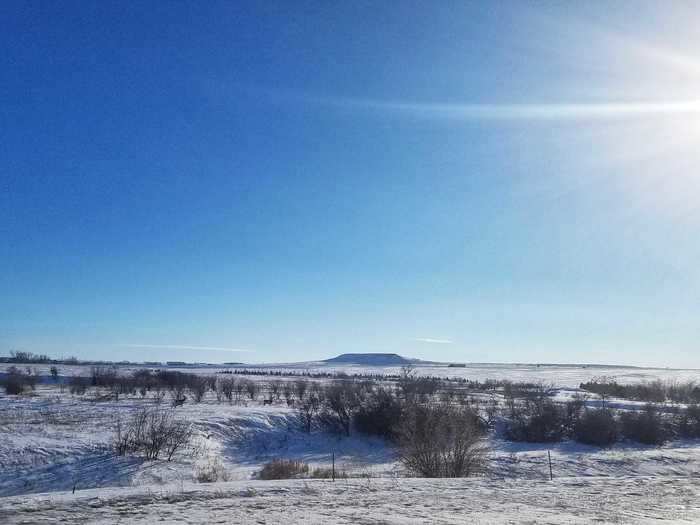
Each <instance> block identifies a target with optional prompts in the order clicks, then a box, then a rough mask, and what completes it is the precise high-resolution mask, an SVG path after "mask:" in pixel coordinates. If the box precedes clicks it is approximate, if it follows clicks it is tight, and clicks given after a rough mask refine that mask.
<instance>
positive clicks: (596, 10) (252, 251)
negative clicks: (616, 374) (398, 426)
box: [0, 2, 700, 367]
mask: <svg viewBox="0 0 700 525" xmlns="http://www.w3.org/2000/svg"><path fill="white" fill-rule="evenodd" d="M699 15H700V13H699V12H698V8H697V5H694V4H693V3H692V2H688V3H683V2H674V3H673V4H661V3H659V2H605V3H599V2H588V3H583V2H579V3H578V4H572V3H566V4H564V3H559V2H551V3H550V2H532V3H527V2H512V3H511V2H499V3H479V2H470V3H467V2H454V3H450V2H440V3H438V4H435V3H425V2H375V3H369V2H367V3H365V2H349V3H347V2H344V3H340V2H338V3H332V2H250V3H246V2H224V3H216V2H207V3H204V4H203V3H195V2H153V3H147V2H144V3H137V4H128V3H127V4H125V3H110V2H93V3H88V2H66V3H61V5H59V4H56V3H46V2H7V3H4V4H3V5H2V7H1V8H0V48H1V49H3V53H2V54H0V71H2V72H3V73H2V77H1V79H0V118H1V119H2V122H3V125H2V126H0V238H2V239H3V242H2V243H0V291H1V293H0V353H9V351H10V350H13V349H18V350H29V351H34V352H45V353H49V354H52V355H56V356H61V355H64V356H65V355H76V356H78V357H83V358H103V359H129V360H161V359H162V360H165V359H173V360H175V359H185V360H190V361H212V362H222V361H251V362H252V361H255V362H262V361H298V360H307V359H318V358H324V357H328V356H331V355H334V354H338V353H341V352H398V353H401V354H403V355H408V356H413V357H420V358H424V359H436V360H456V361H496V362H513V361H515V362H598V363H629V364H640V365H659V366H693V367H700V357H698V356H700V352H698V341H700V337H699V336H700V325H699V324H698V322H697V319H698V313H699V307H700V304H699V303H700V299H699V298H700V294H699V293H698V292H700V290H699V288H700V287H699V286H698V285H699V284H700V266H699V265H698V261H699V260H700V243H699V242H698V233H700V216H699V213H698V211H699V209H700V208H699V207H698V202H700V175H698V169H697V166H698V160H700V159H699V157H700V154H698V151H699V149H698V142H699V140H700V95H698V93H700V90H698V88H700V35H699V34H698V32H697V30H696V28H697V22H698V16H699Z"/></svg>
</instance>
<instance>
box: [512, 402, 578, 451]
mask: <svg viewBox="0 0 700 525" xmlns="http://www.w3.org/2000/svg"><path fill="white" fill-rule="evenodd" d="M510 412H511V414H510V421H509V422H508V424H507V426H506V436H507V437H508V439H511V440H513V441H526V442H530V443H547V442H554V441H561V439H562V438H563V437H564V434H565V433H566V430H567V428H566V424H565V423H566V412H565V410H564V409H563V408H562V407H561V406H560V405H558V404H556V403H554V402H553V401H552V400H551V399H548V398H546V397H544V396H536V397H531V398H527V399H525V400H524V402H523V403H522V404H515V403H514V404H512V405H511V406H510Z"/></svg>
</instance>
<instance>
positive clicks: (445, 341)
mask: <svg viewBox="0 0 700 525" xmlns="http://www.w3.org/2000/svg"><path fill="white" fill-rule="evenodd" d="M414 341H418V342H419V343H432V344H437V345H451V344H452V341H450V340H449V339H433V338H432V337H416V338H415V339H414Z"/></svg>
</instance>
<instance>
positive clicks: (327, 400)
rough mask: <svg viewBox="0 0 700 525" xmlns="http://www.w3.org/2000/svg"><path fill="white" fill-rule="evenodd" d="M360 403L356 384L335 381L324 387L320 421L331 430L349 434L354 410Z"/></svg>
mask: <svg viewBox="0 0 700 525" xmlns="http://www.w3.org/2000/svg"><path fill="white" fill-rule="evenodd" d="M359 405H360V397H359V395H358V389H357V385H356V384H355V383H353V382H348V381H336V382H335V383H333V384H331V385H330V386H328V387H327V388H326V389H325V392H324V403H323V412H322V413H321V414H320V415H319V420H320V421H321V423H322V424H323V425H324V426H325V427H326V428H327V429H328V430H329V431H331V432H336V433H339V434H341V433H342V434H345V435H346V436H349V435H350V424H351V423H352V419H353V415H354V413H355V410H357V408H358V407H359Z"/></svg>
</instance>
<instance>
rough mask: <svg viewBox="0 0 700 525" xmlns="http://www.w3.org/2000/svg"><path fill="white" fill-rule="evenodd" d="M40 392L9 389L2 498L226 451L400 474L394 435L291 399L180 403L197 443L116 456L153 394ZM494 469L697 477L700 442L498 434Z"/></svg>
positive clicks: (538, 474) (240, 456)
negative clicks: (326, 427) (347, 428)
mask: <svg viewBox="0 0 700 525" xmlns="http://www.w3.org/2000/svg"><path fill="white" fill-rule="evenodd" d="M36 394H37V395H34V396H5V397H0V497H1V496H13V495H20V494H31V493H39V492H49V491H62V490H72V488H73V487H76V488H77V489H78V490H82V489H89V488H95V487H114V486H152V487H158V486H161V485H163V484H167V483H187V482H191V481H192V480H193V479H195V477H196V473H197V470H198V468H200V467H201V465H205V464H207V463H208V462H209V461H210V460H211V459H213V458H219V459H220V460H221V462H222V464H223V467H224V468H225V470H226V472H227V474H228V479H230V480H250V479H251V478H252V477H253V475H254V473H255V472H257V471H259V470H260V468H261V467H262V465H263V464H264V463H266V462H267V461H270V460H271V459H273V458H277V457H283V458H290V459H298V460H303V461H305V462H307V463H309V464H310V465H311V467H312V468H314V467H326V466H329V465H330V463H331V454H335V460H336V466H337V469H338V470H339V471H346V472H347V473H348V475H350V476H354V477H372V478H379V477H397V476H401V475H402V472H401V468H400V465H399V464H398V463H397V461H396V457H395V451H394V450H393V449H392V447H391V446H389V445H388V444H387V443H386V442H384V441H383V440H381V439H377V438H370V437H367V436H362V435H358V434H354V435H353V436H351V437H349V438H345V437H337V436H334V435H330V434H327V433H324V432H320V431H314V432H312V433H311V434H306V433H304V432H302V431H301V430H300V427H299V424H298V422H297V420H296V416H295V414H294V411H293V410H291V409H289V408H287V407H286V405H285V406H282V405H279V404H278V405H274V406H260V404H259V403H254V404H252V405H251V406H244V405H229V404H228V403H217V402H216V401H215V400H214V399H212V398H211V395H210V396H209V399H207V400H205V401H204V402H202V403H199V404H197V403H186V404H185V405H184V406H182V407H179V408H177V409H176V413H177V414H178V416H179V417H182V418H185V419H187V420H188V421H192V422H193V423H194V425H195V427H196V428H197V439H196V441H195V447H194V449H193V450H190V451H188V452H187V453H185V454H178V455H177V456H176V457H175V458H174V460H173V461H172V462H167V461H144V460H143V459H140V458H133V457H130V458H124V457H116V456H114V455H113V454H112V453H111V450H110V448H109V444H110V440H111V438H112V434H113V429H114V426H115V423H116V420H117V419H118V418H120V417H121V418H122V419H123V418H126V417H128V416H129V414H131V413H132V412H133V411H135V410H136V409H138V408H140V407H142V406H153V404H154V402H153V400H152V399H146V400H142V399H139V398H132V399H121V400H120V401H119V402H114V401H99V402H97V401H91V400H90V399H93V398H94V396H91V395H88V396H85V397H79V396H76V397H73V396H71V395H70V394H67V393H63V394H60V393H59V390H58V388H56V387H50V386H48V385H42V386H40V387H39V388H38V389H37V393H36ZM490 441H491V443H490V444H491V448H492V453H491V461H490V462H489V464H490V473H489V475H490V476H495V477H508V478H520V479H533V480H542V479H545V478H547V477H548V475H549V466H548V461H547V452H548V451H551V454H552V462H553V470H554V474H555V476H556V477H570V476H586V477H599V476H621V475H628V476H629V475H638V476H696V475H700V442H698V441H680V442H679V441H676V442H671V443H669V444H667V445H665V446H662V447H653V446H643V445H639V444H629V443H619V444H616V445H615V446H614V447H611V448H609V449H599V448H596V447H590V446H585V445H580V444H577V443H574V442H564V443H559V444H528V443H512V442H508V441H504V440H501V439H498V438H496V437H493V436H492V437H491V438H490Z"/></svg>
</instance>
